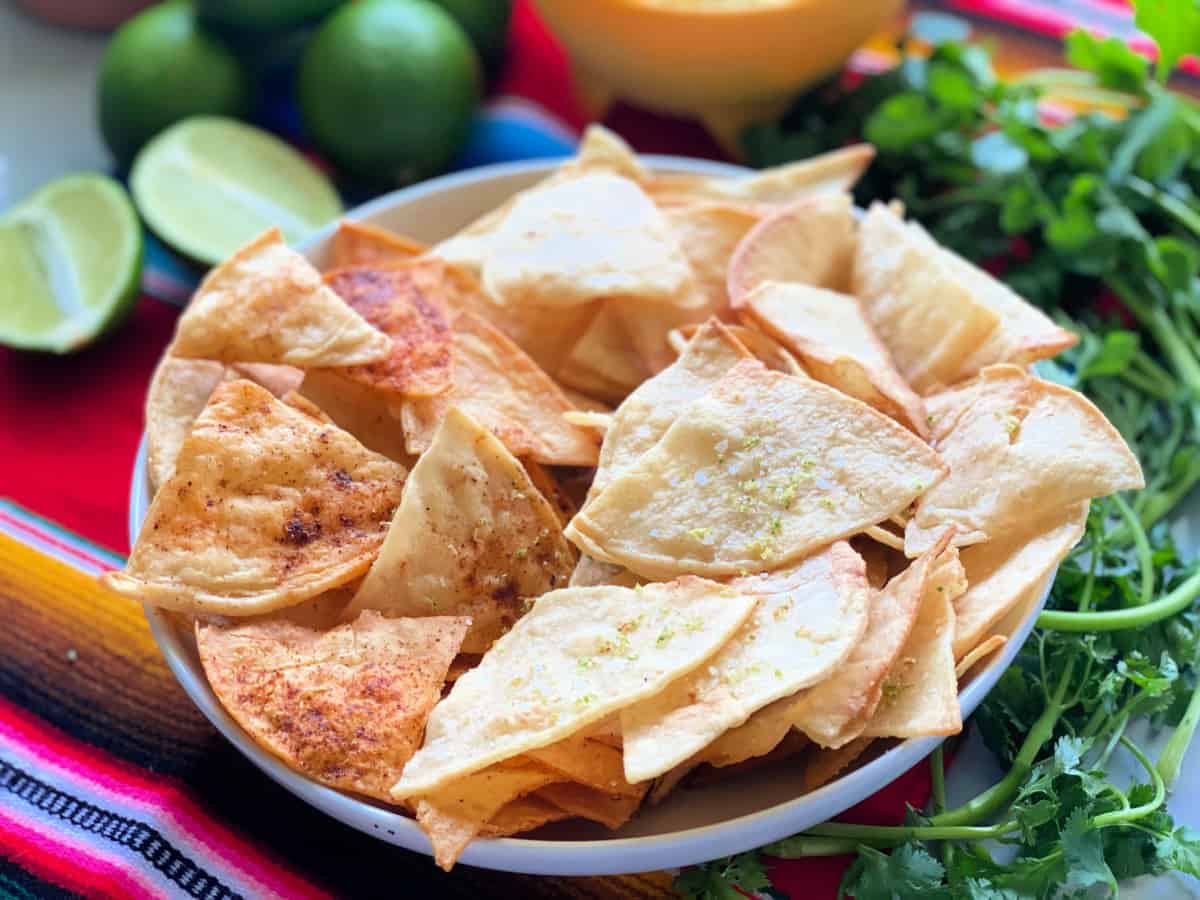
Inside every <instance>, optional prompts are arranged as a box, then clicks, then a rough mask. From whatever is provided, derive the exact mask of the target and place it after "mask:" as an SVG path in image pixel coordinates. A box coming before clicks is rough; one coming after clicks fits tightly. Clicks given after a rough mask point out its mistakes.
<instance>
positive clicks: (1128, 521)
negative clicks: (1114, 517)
mask: <svg viewBox="0 0 1200 900" xmlns="http://www.w3.org/2000/svg"><path fill="white" fill-rule="evenodd" d="M1112 501H1113V503H1114V504H1115V505H1116V507H1117V511H1118V512H1119V513H1120V514H1121V518H1122V519H1124V520H1125V527H1127V528H1128V529H1129V530H1130V532H1131V533H1132V535H1133V546H1134V549H1135V550H1136V551H1137V559H1138V568H1139V569H1140V570H1141V589H1140V591H1139V594H1138V602H1139V604H1140V605H1142V606H1146V605H1147V604H1149V603H1150V602H1151V601H1152V600H1153V599H1154V551H1153V550H1151V549H1150V539H1149V538H1148V537H1147V536H1146V529H1144V528H1143V527H1142V523H1141V522H1140V521H1138V517H1137V515H1136V514H1135V513H1134V511H1133V509H1132V508H1130V506H1129V504H1128V503H1126V502H1125V498H1124V497H1122V496H1121V495H1120V494H1113V498H1112Z"/></svg>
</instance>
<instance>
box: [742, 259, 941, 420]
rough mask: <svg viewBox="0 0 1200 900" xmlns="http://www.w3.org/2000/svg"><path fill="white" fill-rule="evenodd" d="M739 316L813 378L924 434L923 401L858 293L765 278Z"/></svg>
mask: <svg viewBox="0 0 1200 900" xmlns="http://www.w3.org/2000/svg"><path fill="white" fill-rule="evenodd" d="M742 314H743V316H745V317H746V318H747V319H749V320H750V321H751V322H753V323H754V325H755V326H756V327H758V328H761V329H762V330H763V331H765V332H767V334H769V335H771V337H773V338H775V339H776V340H777V341H779V342H780V343H782V344H783V345H784V346H785V347H787V348H788V349H789V350H791V351H792V352H793V353H795V354H796V355H797V356H798V357H800V361H801V363H803V365H804V368H805V370H806V371H807V372H808V374H809V375H811V376H812V377H813V378H815V379H817V381H820V382H822V383H824V384H827V385H829V386H830V387H835V388H837V389H838V390H839V391H841V392H842V393H844V394H849V395H850V396H851V397H855V398H857V399H859V400H861V401H863V402H864V403H866V404H868V405H870V406H873V407H874V408H875V409H877V410H879V411H880V412H881V413H883V414H884V415H886V416H891V417H892V418H893V419H895V420H896V421H898V422H900V423H901V424H904V425H907V426H908V427H909V428H911V429H912V430H913V431H915V432H916V433H917V434H919V435H921V436H922V437H924V436H925V435H926V434H927V433H928V431H929V427H928V424H927V423H926V421H925V405H924V404H923V403H922V402H921V398H920V397H918V396H917V394H916V392H914V391H913V389H912V388H910V387H909V386H908V384H907V383H905V381H904V379H903V378H901V377H900V373H899V372H897V371H896V367H895V366H894V365H893V364H892V359H891V357H890V356H888V352H887V348H886V347H884V346H883V343H882V342H881V341H880V340H879V338H878V336H876V334H875V331H874V329H872V328H871V324H870V323H869V322H868V321H867V317H866V315H865V314H864V313H863V310H862V305H861V304H860V303H859V302H858V299H857V298H856V297H851V296H850V295H849V294H839V293H837V292H835V291H827V290H824V289H822V288H816V287H809V286H807V285H803V284H788V283H783V282H775V281H767V282H764V283H762V284H760V285H758V286H757V287H756V288H755V289H754V290H752V291H750V293H749V294H747V295H746V296H745V297H744V298H743V307H742Z"/></svg>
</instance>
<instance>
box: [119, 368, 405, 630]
mask: <svg viewBox="0 0 1200 900" xmlns="http://www.w3.org/2000/svg"><path fill="white" fill-rule="evenodd" d="M405 474H406V472H405V469H404V467H403V466H401V465H399V464H398V463H395V462H392V461H391V460H389V459H386V458H384V457H382V456H379V455H378V454H376V453H372V452H371V451H370V450H368V449H366V448H365V447H363V446H362V444H360V443H359V442H358V441H356V440H355V439H354V438H353V437H351V436H350V435H349V434H347V433H346V432H344V431H342V430H341V429H339V428H337V427H336V426H334V425H326V424H323V423H321V422H319V421H316V420H314V419H312V418H311V417H309V416H308V415H306V414H305V413H303V412H300V411H298V410H296V409H293V408H292V407H290V406H288V405H287V404H285V403H282V402H280V401H279V400H276V399H275V398H274V397H272V396H271V394H270V393H268V392H267V391H266V390H264V389H263V388H260V387H259V386H258V385H256V384H251V383H250V382H249V381H232V382H227V383H225V384H222V385H219V386H218V387H217V389H216V391H215V392H214V393H213V395H212V398H211V399H210V400H209V402H208V406H206V407H205V409H204V412H202V413H201V414H200V417H199V418H198V419H196V423H195V425H194V426H193V428H192V432H191V434H190V435H189V436H188V438H187V440H186V441H184V444H183V447H182V449H181V450H180V452H179V458H178V459H177V461H176V466H175V474H174V475H172V476H171V478H170V479H169V480H168V481H167V482H166V483H165V484H164V485H163V486H162V488H161V489H160V490H159V492H158V494H157V495H155V498H154V502H153V503H151V504H150V509H149V510H148V511H147V513H146V520H145V523H144V525H143V527H142V531H141V533H140V534H139V535H138V540H137V543H135V544H134V547H133V553H132V554H131V555H130V557H129V561H128V563H126V566H125V571H124V572H110V573H107V574H106V575H105V576H104V582H105V583H106V584H107V585H108V586H109V587H111V588H112V589H113V590H116V591H117V592H119V593H121V594H124V595H125V596H128V597H133V598H135V599H137V600H141V601H143V602H146V603H150V604H153V605H155V606H163V607H166V608H168V609H175V610H180V611H182V612H197V613H200V612H208V613H223V614H225V615H234V616H239V615H240V616H247V615H254V614H257V613H263V612H269V611H271V610H273V609H279V608H282V607H285V606H290V605H292V604H295V603H299V602H301V601H302V600H305V599H307V598H308V597H312V596H315V595H316V594H319V593H321V592H323V591H327V590H329V589H330V588H334V587H337V586H338V585H341V584H345V583H346V582H348V581H350V580H351V579H353V578H357V577H358V576H359V575H361V574H363V573H364V572H365V571H366V570H367V567H368V566H370V565H371V561H372V560H373V559H374V558H375V554H376V553H377V552H378V550H379V547H380V545H381V544H382V543H383V538H384V534H385V532H386V530H387V523H388V522H389V521H390V520H391V516H392V511H393V510H394V509H395V507H396V505H397V504H398V503H399V502H400V492H401V488H402V487H403V485H404V476H405Z"/></svg>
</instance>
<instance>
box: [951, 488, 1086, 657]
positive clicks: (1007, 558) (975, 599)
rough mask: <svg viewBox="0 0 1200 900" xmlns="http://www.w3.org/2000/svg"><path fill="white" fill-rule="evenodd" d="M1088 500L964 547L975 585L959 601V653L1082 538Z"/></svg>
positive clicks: (971, 645) (956, 609)
mask: <svg viewBox="0 0 1200 900" xmlns="http://www.w3.org/2000/svg"><path fill="white" fill-rule="evenodd" d="M1087 514H1088V503H1087V502H1086V501H1085V502H1084V503H1080V504H1076V505H1075V506H1072V507H1070V508H1069V509H1068V510H1067V512H1066V513H1065V514H1059V515H1057V516H1054V517H1051V518H1050V519H1049V520H1047V519H1046V517H1043V518H1042V521H1041V522H1035V523H1033V524H1031V525H1030V526H1027V527H1026V528H1023V529H1021V530H1019V531H1014V532H1010V533H1008V534H1005V535H1003V536H1002V537H998V538H996V539H995V540H992V541H988V542H987V543H983V544H976V545H975V546H973V547H967V548H965V549H963V550H962V551H961V555H960V559H961V560H962V564H963V568H964V569H966V573H967V581H968V583H969V585H970V586H969V587H968V588H967V591H966V593H965V594H963V595H962V596H960V597H958V598H957V599H956V600H955V601H954V616H955V618H954V655H955V657H956V658H959V659H961V658H963V657H964V656H966V655H967V653H969V652H970V651H971V650H972V649H973V648H974V647H975V646H976V645H977V644H978V643H979V642H980V641H981V640H982V639H983V636H984V635H985V634H987V633H988V631H990V630H992V629H993V628H994V627H995V626H996V624H997V623H998V622H999V621H1000V620H1001V619H1003V618H1004V616H1005V615H1006V614H1007V613H1008V612H1009V610H1011V609H1013V608H1014V607H1016V606H1017V605H1019V603H1020V601H1021V600H1023V599H1024V598H1025V597H1026V596H1027V594H1028V592H1029V591H1030V590H1033V589H1040V588H1041V586H1042V584H1043V582H1045V580H1046V578H1047V576H1049V575H1050V573H1051V572H1053V571H1054V568H1055V567H1056V566H1057V565H1058V564H1059V563H1060V562H1062V560H1063V559H1064V558H1065V557H1066V555H1067V554H1068V553H1070V552H1071V548H1072V547H1074V546H1075V545H1076V544H1077V543H1079V540H1080V538H1082V537H1083V532H1084V529H1085V527H1086V526H1087Z"/></svg>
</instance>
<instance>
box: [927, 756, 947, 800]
mask: <svg viewBox="0 0 1200 900" xmlns="http://www.w3.org/2000/svg"><path fill="white" fill-rule="evenodd" d="M942 746H943V745H942V744H938V745H937V748H936V749H935V750H934V751H933V752H932V753H931V754H929V783H930V790H929V793H930V795H931V797H932V799H933V811H934V812H935V813H940V812H945V811H946V766H945V760H944V759H943V757H942Z"/></svg>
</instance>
